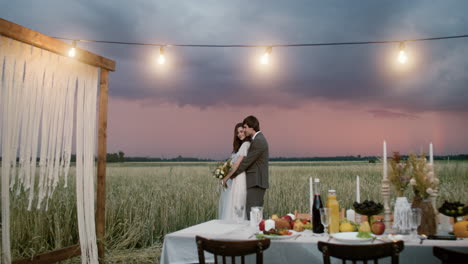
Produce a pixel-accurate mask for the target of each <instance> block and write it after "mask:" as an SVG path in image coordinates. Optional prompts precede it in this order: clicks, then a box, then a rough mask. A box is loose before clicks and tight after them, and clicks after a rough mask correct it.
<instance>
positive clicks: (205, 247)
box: [195, 236, 270, 264]
mask: <svg viewBox="0 0 468 264" xmlns="http://www.w3.org/2000/svg"><path fill="white" fill-rule="evenodd" d="M195 239H196V241H197V248H198V260H199V263H200V264H205V254H204V251H207V252H209V253H211V254H213V255H214V256H215V263H216V264H218V256H221V257H222V260H223V263H227V262H226V258H230V259H231V261H230V263H233V264H234V263H236V258H235V257H240V259H241V263H242V264H244V263H245V256H246V255H250V254H257V264H263V251H264V250H266V249H267V248H269V247H270V239H261V240H241V241H227V240H214V239H208V238H204V237H200V236H196V238H195Z"/></svg>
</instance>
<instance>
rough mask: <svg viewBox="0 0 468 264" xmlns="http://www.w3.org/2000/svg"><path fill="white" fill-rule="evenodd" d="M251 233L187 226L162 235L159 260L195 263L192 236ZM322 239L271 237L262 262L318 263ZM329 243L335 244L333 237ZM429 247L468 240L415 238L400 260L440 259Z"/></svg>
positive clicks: (234, 227) (214, 225)
mask: <svg viewBox="0 0 468 264" xmlns="http://www.w3.org/2000/svg"><path fill="white" fill-rule="evenodd" d="M254 233H255V230H253V229H252V228H250V227H249V225H248V222H244V223H240V224H238V223H232V222H231V223H229V222H225V221H221V220H212V221H208V222H205V223H201V224H199V225H195V226H191V227H188V228H186V229H183V230H180V231H177V232H174V233H170V234H167V235H166V236H165V238H164V244H163V250H162V254H161V263H162V264H169V263H170V264H179V263H198V253H197V246H196V243H195V236H196V235H199V236H203V237H207V238H214V239H229V240H246V239H255V237H254V236H252V234H254ZM325 240H327V237H317V236H312V232H311V231H309V230H306V231H304V232H302V235H301V236H299V237H298V238H297V239H295V240H292V239H288V240H271V245H270V248H269V249H267V250H266V251H264V256H263V257H264V263H268V264H270V263H271V264H274V263H281V264H285V263H297V264H300V263H307V264H309V263H322V260H323V258H322V253H321V252H320V251H319V250H318V248H317V242H318V241H325ZM330 242H332V243H337V241H334V240H331V241H330ZM338 243H339V242H338ZM375 243H378V242H377V241H376V242H375ZM433 246H441V247H446V248H452V249H455V250H459V251H465V252H468V239H464V240H456V241H449V240H425V241H424V243H423V244H422V245H420V244H419V242H418V241H414V242H412V241H406V242H405V249H404V250H403V252H402V253H401V254H400V263H408V264H415V263H425V264H430V263H434V264H436V263H437V264H439V263H440V261H439V260H438V259H437V258H435V257H434V256H433V255H432V247H433ZM205 258H206V261H209V262H214V260H213V256H212V255H211V254H208V253H207V252H205ZM253 259H254V258H253V256H252V258H250V259H247V262H249V263H253V262H252V261H253ZM340 263H341V262H340ZM379 263H380V262H379Z"/></svg>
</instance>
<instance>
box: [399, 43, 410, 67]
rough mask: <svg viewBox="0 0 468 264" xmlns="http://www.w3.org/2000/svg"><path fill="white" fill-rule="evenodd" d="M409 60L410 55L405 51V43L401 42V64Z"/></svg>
mask: <svg viewBox="0 0 468 264" xmlns="http://www.w3.org/2000/svg"><path fill="white" fill-rule="evenodd" d="M407 61H408V56H406V53H405V43H404V42H401V43H400V53H399V54H398V62H399V63H401V64H405V63H406V62H407Z"/></svg>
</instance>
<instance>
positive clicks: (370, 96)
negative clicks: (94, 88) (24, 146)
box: [0, 0, 468, 115]
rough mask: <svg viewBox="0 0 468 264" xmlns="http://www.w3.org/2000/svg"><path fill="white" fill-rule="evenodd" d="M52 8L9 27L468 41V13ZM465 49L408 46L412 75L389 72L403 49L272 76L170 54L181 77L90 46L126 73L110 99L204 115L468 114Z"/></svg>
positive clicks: (282, 66)
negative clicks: (216, 108)
mask: <svg viewBox="0 0 468 264" xmlns="http://www.w3.org/2000/svg"><path fill="white" fill-rule="evenodd" d="M46 2H47V1H46ZM47 3H50V4H44V2H43V1H41V3H40V4H39V3H37V4H36V3H35V2H33V1H28V2H22V1H17V2H15V3H9V4H7V10H8V12H5V11H4V10H5V9H2V10H1V11H0V15H1V16H2V17H4V18H6V19H10V20H12V21H14V22H16V23H19V24H22V25H25V26H28V27H31V28H33V29H36V30H38V31H41V32H44V33H46V34H50V35H60V36H65V37H79V38H91V39H106V40H115V41H135V42H153V43H155V42H158V43H182V44H184V43H199V44H206V43H210V44H213V43H214V44H229V43H235V44H271V43H273V44H276V43H310V42H314V43H315V42H348V41H363V40H382V39H407V38H419V37H429V36H443V35H458V34H467V33H468V20H467V16H466V15H465V10H468V3H467V2H466V1H430V2H429V1H295V2H291V1H271V0H270V1H224V2H222V1H163V2H158V1H132V2H128V1H74V2H70V3H62V2H61V1H48V2H47ZM27 7H28V8H29V9H27V10H26V9H25V8H27ZM31 8H32V9H31ZM75 34H76V35H75ZM467 44H468V39H457V40H440V41H433V42H424V43H409V44H407V47H408V55H409V56H410V59H414V57H413V58H412V57H411V56H412V54H411V51H413V52H415V53H417V54H418V56H419V59H418V62H417V63H415V65H413V69H411V71H408V72H406V73H405V72H404V71H400V72H394V70H392V69H390V68H391V67H390V66H389V64H391V60H389V56H390V57H391V56H393V55H392V53H395V54H396V52H397V45H368V46H367V45H366V46H339V47H337V46H333V47H314V48H289V49H285V48H274V49H273V54H272V59H273V60H276V66H275V67H274V68H275V69H274V71H273V72H271V73H270V74H268V73H265V72H263V73H259V72H256V70H255V69H254V68H253V67H251V66H250V64H252V63H251V60H252V56H254V55H255V54H256V53H257V54H259V53H261V52H262V49H255V50H253V49H250V50H246V49H203V48H198V49H196V48H169V49H167V51H166V53H167V55H168V59H169V58H170V59H171V62H170V63H172V64H173V65H172V67H171V68H170V69H168V71H167V72H165V73H161V72H158V69H156V68H152V66H150V65H149V64H150V59H151V58H150V56H152V55H150V54H152V53H154V52H155V49H152V48H148V47H128V46H110V45H97V44H80V45H83V47H85V48H88V49H90V50H93V51H95V52H98V53H100V54H103V55H105V56H107V57H110V58H113V59H115V60H116V61H117V69H118V71H117V72H116V73H113V74H112V75H111V83H110V84H111V87H110V89H111V90H110V91H111V94H112V95H113V96H117V97H123V98H128V99H149V100H152V99H153V100H157V101H170V102H174V103H177V104H180V105H186V104H190V105H196V106H199V107H206V106H212V105H238V106H242V105H259V104H262V105H275V106H282V107H294V106H295V105H298V104H301V103H307V102H308V101H310V100H314V99H321V100H329V101H345V102H349V103H351V104H372V105H374V106H377V107H379V106H380V107H393V108H401V109H404V110H407V111H468V101H467V100H465V99H464V98H467V97H468V87H467V86H468V85H467V83H468V77H467V76H468V75H467V74H466V72H467V70H468V61H467V60H466V54H468V45H467ZM415 53H413V55H414V54H415ZM389 54H390V55H389ZM375 111H377V112H375V113H380V114H384V115H385V113H383V112H378V111H379V110H375Z"/></svg>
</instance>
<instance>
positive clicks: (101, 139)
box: [96, 69, 109, 263]
mask: <svg viewBox="0 0 468 264" xmlns="http://www.w3.org/2000/svg"><path fill="white" fill-rule="evenodd" d="M108 82H109V72H108V71H107V70H106V69H101V83H100V94H99V130H98V164H97V195H96V196H97V197H96V200H97V202H96V207H97V208H96V235H97V239H98V253H99V262H101V263H104V255H105V225H106V153H107V97H108Z"/></svg>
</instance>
